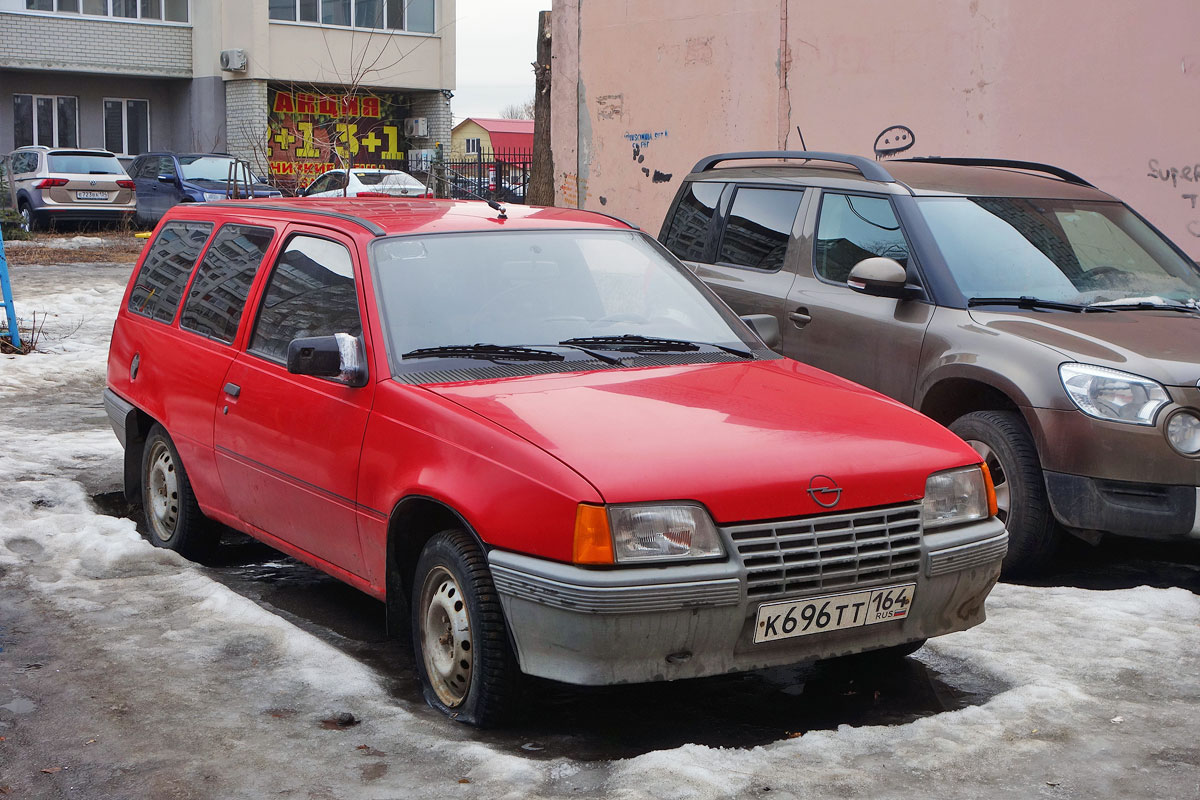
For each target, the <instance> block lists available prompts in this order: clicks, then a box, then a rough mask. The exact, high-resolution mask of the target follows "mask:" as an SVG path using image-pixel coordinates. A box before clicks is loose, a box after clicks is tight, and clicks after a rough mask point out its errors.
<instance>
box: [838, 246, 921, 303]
mask: <svg viewBox="0 0 1200 800" xmlns="http://www.w3.org/2000/svg"><path fill="white" fill-rule="evenodd" d="M907 283H908V273H907V272H906V271H905V269H904V267H902V266H900V263H899V262H898V261H896V260H894V259H891V258H884V257H883V256H874V257H872V258H864V259H863V260H862V261H860V262H858V263H857V264H855V265H854V269H852V270H850V275H849V277H847V278H846V285H848V286H849V287H850V288H851V289H853V290H854V291H856V292H862V293H863V294H871V295H876V296H878V297H894V298H896V299H901V298H904V297H907V296H908V295H909V292H908V290H907V288H906V284H907Z"/></svg>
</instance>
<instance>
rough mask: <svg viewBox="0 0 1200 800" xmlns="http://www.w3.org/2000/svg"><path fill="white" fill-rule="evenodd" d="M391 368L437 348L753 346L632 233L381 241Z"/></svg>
mask: <svg viewBox="0 0 1200 800" xmlns="http://www.w3.org/2000/svg"><path fill="white" fill-rule="evenodd" d="M371 261H372V265H373V268H374V271H375V275H376V284H377V286H378V287H379V292H378V294H379V298H380V306H381V311H382V314H383V318H384V327H385V329H386V331H387V337H388V342H389V346H390V348H391V353H392V355H393V363H396V362H397V361H398V357H399V356H400V355H402V354H404V353H408V352H411V351H414V350H419V349H422V348H429V347H445V346H452V345H470V344H477V343H488V344H492V345H506V346H507V345H524V346H538V345H555V344H557V343H559V342H563V341H566V340H569V339H578V338H583V337H605V338H608V337H614V336H616V337H619V336H625V335H633V336H638V337H659V338H667V339H683V340H687V341H689V342H701V343H706V344H718V345H726V346H729V347H735V348H738V349H739V350H745V349H746V342H743V341H742V340H741V338H739V336H738V334H737V333H735V332H734V330H733V329H732V328H731V327H730V324H729V322H727V321H726V319H725V318H724V317H723V316H722V313H721V312H720V311H718V309H717V307H716V306H715V305H714V304H713V303H712V302H711V301H710V300H709V299H708V298H707V297H706V296H705V295H704V294H703V293H702V292H701V291H700V290H699V289H698V288H697V284H696V282H695V279H694V278H692V277H691V275H690V274H688V273H687V272H686V270H685V269H682V268H680V267H678V266H677V265H676V264H674V263H672V262H671V261H670V260H668V258H667V257H666V256H664V255H663V254H662V253H661V252H660V251H659V250H658V249H657V248H656V247H655V246H654V245H653V244H652V243H650V242H649V241H647V239H646V238H645V237H644V236H643V235H642V234H640V233H637V232H634V231H578V230H574V231H512V232H488V233H461V234H438V235H430V236H405V237H393V238H387V239H379V240H377V241H376V242H375V243H374V245H373V246H372V249H371Z"/></svg>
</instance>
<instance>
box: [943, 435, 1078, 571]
mask: <svg viewBox="0 0 1200 800" xmlns="http://www.w3.org/2000/svg"><path fill="white" fill-rule="evenodd" d="M950 430H951V431H953V432H954V433H956V434H958V435H959V436H961V437H962V438H963V439H964V440H966V442H967V444H969V445H971V447H973V448H974V449H975V452H977V453H979V455H980V457H981V458H982V459H983V462H984V463H985V464H987V467H988V470H989V471H990V472H991V474H992V483H993V484H994V485H995V487H996V507H997V511H996V516H997V517H999V518H1000V521H1001V522H1003V523H1004V527H1006V528H1007V529H1008V554H1007V555H1006V556H1005V557H1004V564H1003V567H1002V569H1003V574H1004V575H1005V577H1019V576H1022V575H1033V574H1036V573H1038V572H1041V571H1043V570H1045V569H1046V568H1047V567H1048V566H1049V565H1050V562H1051V561H1052V560H1053V558H1054V553H1055V551H1056V550H1057V549H1058V543H1059V538H1060V533H1059V528H1058V523H1057V522H1056V521H1055V519H1054V514H1053V513H1052V512H1051V510H1050V499H1049V497H1048V496H1047V493H1046V479H1045V477H1044V476H1043V475H1042V466H1041V462H1040V461H1039V460H1038V454H1037V446H1036V445H1035V444H1034V442H1033V435H1032V434H1030V432H1029V428H1028V427H1027V426H1026V424H1025V420H1024V419H1023V418H1022V417H1021V415H1020V414H1018V413H1016V412H1015V411H973V412H971V413H970V414H964V415H963V416H961V417H959V418H958V419H956V420H955V421H954V422H953V423H952V424H951V425H950Z"/></svg>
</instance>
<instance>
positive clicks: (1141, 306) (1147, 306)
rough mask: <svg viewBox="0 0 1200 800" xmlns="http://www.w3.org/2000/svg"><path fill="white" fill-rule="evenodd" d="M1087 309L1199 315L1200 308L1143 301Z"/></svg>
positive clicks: (1108, 304)
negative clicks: (1182, 312)
mask: <svg viewBox="0 0 1200 800" xmlns="http://www.w3.org/2000/svg"><path fill="white" fill-rule="evenodd" d="M1088 308H1090V309H1092V310H1094V311H1105V310H1107V311H1186V312H1187V313H1189V314H1200V308H1196V307H1195V306H1185V305H1177V304H1175V303H1153V302H1150V301H1149V300H1143V301H1141V302H1138V303H1103V304H1098V303H1093V304H1092V305H1090V306H1088Z"/></svg>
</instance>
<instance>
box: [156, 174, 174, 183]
mask: <svg viewBox="0 0 1200 800" xmlns="http://www.w3.org/2000/svg"><path fill="white" fill-rule="evenodd" d="M158 182H159V183H169V184H172V185H174V184H175V176H174V175H159V176H158Z"/></svg>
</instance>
